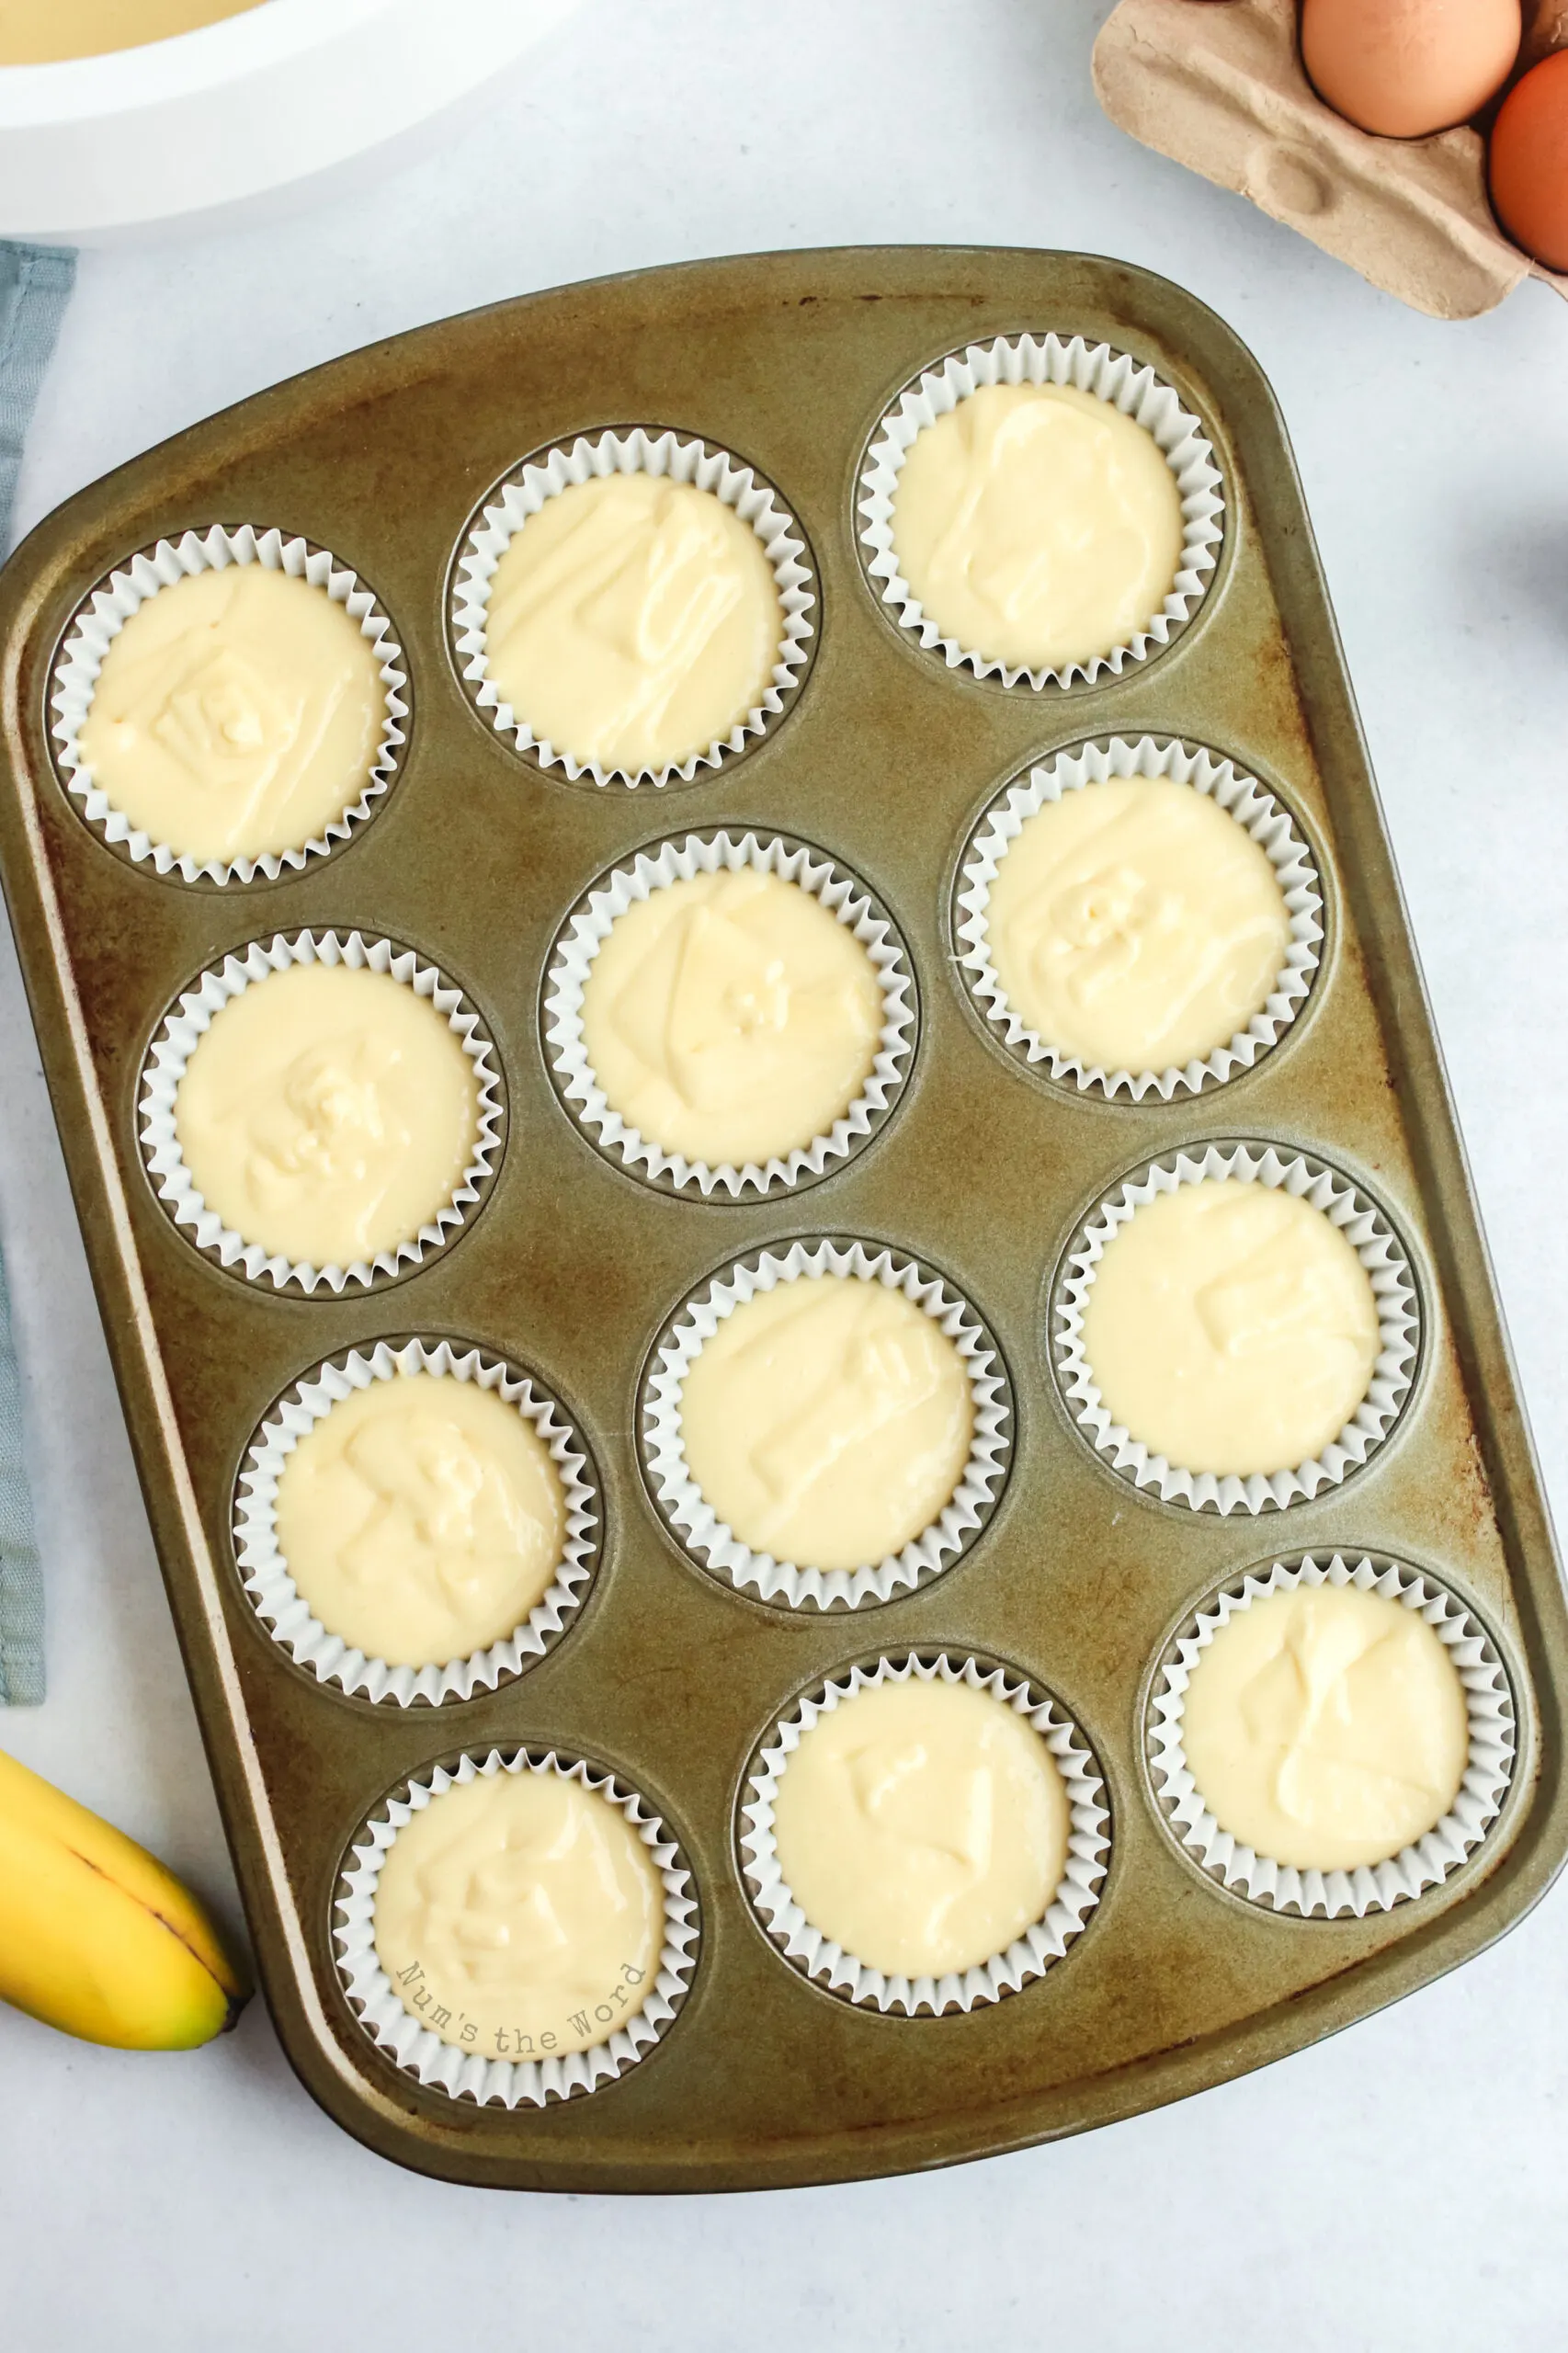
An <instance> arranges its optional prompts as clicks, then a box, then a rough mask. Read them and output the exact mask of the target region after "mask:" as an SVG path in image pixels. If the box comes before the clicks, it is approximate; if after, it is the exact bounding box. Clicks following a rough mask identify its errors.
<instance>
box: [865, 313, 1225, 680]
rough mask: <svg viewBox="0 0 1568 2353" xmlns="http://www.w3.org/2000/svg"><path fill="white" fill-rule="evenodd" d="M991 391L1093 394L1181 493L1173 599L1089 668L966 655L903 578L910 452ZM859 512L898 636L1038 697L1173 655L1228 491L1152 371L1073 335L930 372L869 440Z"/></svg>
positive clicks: (1220, 525) (1206, 567)
mask: <svg viewBox="0 0 1568 2353" xmlns="http://www.w3.org/2000/svg"><path fill="white" fill-rule="evenodd" d="M991 384H1071V385H1073V386H1074V387H1075V389H1076V390H1077V391H1079V392H1092V393H1094V394H1095V395H1096V398H1098V399H1100V400H1103V401H1108V402H1109V403H1110V404H1111V405H1112V407H1113V408H1117V409H1119V410H1120V411H1121V414H1122V415H1124V416H1130V417H1131V418H1132V419H1133V420H1134V422H1135V423H1137V424H1139V425H1141V426H1143V427H1144V428H1145V430H1146V431H1147V432H1148V433H1150V434H1151V435H1152V436H1153V439H1154V441H1155V443H1156V445H1157V446H1158V448H1159V449H1160V451H1161V453H1162V455H1163V456H1164V458H1165V462H1166V464H1167V465H1168V466H1169V468H1170V470H1171V472H1172V473H1173V474H1174V475H1175V476H1176V488H1177V490H1178V491H1179V492H1180V493H1181V513H1182V550H1181V560H1180V568H1179V570H1178V571H1177V573H1176V580H1175V583H1174V584H1173V585H1172V588H1171V592H1170V595H1169V596H1168V597H1166V598H1165V604H1164V606H1163V607H1162V608H1161V609H1160V611H1159V612H1157V613H1156V614H1155V615H1154V616H1153V619H1152V620H1151V621H1150V623H1149V626H1148V628H1147V629H1146V630H1142V631H1139V633H1138V634H1137V635H1136V636H1135V637H1133V638H1132V639H1131V641H1130V642H1128V643H1127V644H1125V645H1119V646H1117V647H1115V648H1114V649H1113V650H1112V652H1110V653H1109V654H1096V656H1095V657H1094V659H1093V660H1092V661H1090V662H1088V663H1082V662H1073V663H1069V664H1068V665H1067V666H1066V667H1065V668H1063V669H1060V670H1053V669H1043V670H1029V669H1023V668H1015V667H1014V666H1012V665H1009V664H1007V663H1006V662H1002V661H998V660H996V659H995V658H994V657H993V656H991V655H988V654H985V653H983V652H982V651H977V650H976V649H975V648H973V647H971V646H963V645H960V644H959V643H958V642H957V640H956V639H954V638H950V637H945V636H944V635H943V634H942V631H940V629H938V627H937V623H936V622H935V621H934V620H930V619H928V618H927V616H926V610H925V608H924V607H923V606H922V604H921V603H920V600H919V598H918V597H916V596H915V591H914V590H913V588H912V587H911V586H910V585H909V583H908V581H907V580H906V579H905V578H904V577H903V574H902V573H901V572H900V570H899V567H898V557H897V555H896V553H895V552H894V549H893V535H892V509H893V497H894V494H895V492H896V491H897V488H898V477H899V475H900V473H901V472H902V471H903V461H904V459H905V457H906V456H907V455H908V452H909V449H910V447H911V445H912V443H913V442H914V440H915V437H916V435H917V434H919V433H922V432H924V431H925V429H926V426H931V425H935V424H936V422H937V418H938V417H940V416H946V415H948V414H949V412H950V411H951V410H953V409H955V408H956V407H957V406H958V404H959V403H960V401H962V400H968V399H969V397H970V396H971V393H973V392H978V391H979V390H980V389H981V387H982V386H983V385H991ZM858 508H859V514H860V546H861V551H862V554H863V557H864V559H865V563H866V570H867V572H868V574H869V576H870V580H871V583H872V586H873V588H874V590H875V591H876V593H877V595H878V596H879V597H881V602H882V603H883V604H884V605H886V606H888V607H889V608H891V610H892V612H893V614H894V616H895V618H896V620H898V623H899V626H900V627H901V628H903V629H906V630H908V631H909V632H910V634H911V635H912V636H913V637H915V638H917V639H918V641H919V642H920V643H921V644H922V645H923V646H925V647H926V649H927V651H929V652H933V653H937V654H940V655H941V657H942V659H943V661H944V662H945V663H946V664H947V665H948V667H949V670H956V669H958V668H959V667H960V665H962V666H964V667H966V668H968V669H970V670H971V671H972V672H973V674H974V676H976V677H977V678H1000V679H1001V681H1002V684H1003V685H1004V686H1005V687H1015V686H1017V685H1019V684H1020V683H1024V684H1027V685H1028V686H1030V687H1033V688H1036V689H1037V690H1038V689H1040V688H1044V687H1048V686H1055V687H1072V686H1092V685H1093V684H1094V682H1095V680H1096V678H1098V677H1100V676H1102V675H1104V674H1105V673H1107V672H1108V673H1109V674H1110V676H1113V677H1119V676H1120V675H1121V673H1122V672H1123V670H1125V669H1126V668H1128V666H1129V665H1131V664H1134V663H1138V662H1142V660H1144V658H1145V657H1146V656H1147V655H1148V654H1152V653H1153V652H1154V651H1155V650H1156V648H1158V647H1160V646H1162V645H1168V644H1169V642H1170V641H1171V639H1172V638H1173V637H1174V636H1175V635H1176V631H1178V630H1180V629H1181V628H1183V627H1184V626H1185V624H1186V623H1187V620H1189V619H1190V618H1191V616H1192V614H1193V613H1194V612H1195V611H1196V609H1197V608H1198V606H1199V603H1200V602H1201V600H1202V598H1203V597H1204V596H1205V595H1206V594H1207V592H1208V589H1209V587H1210V585H1211V583H1212V580H1213V577H1214V566H1215V564H1216V563H1217V561H1218V559H1219V553H1220V548H1221V541H1222V540H1223V538H1224V528H1225V523H1224V517H1225V506H1224V498H1223V483H1222V480H1221V473H1220V469H1219V466H1218V465H1217V464H1216V462H1215V458H1214V452H1213V449H1211V447H1210V443H1209V441H1208V439H1207V438H1206V437H1205V435H1204V431H1203V427H1202V426H1201V425H1200V424H1199V420H1198V419H1197V417H1195V416H1193V415H1190V414H1189V412H1188V411H1187V410H1186V409H1184V408H1183V406H1182V404H1181V401H1180V399H1179V397H1178V395H1177V394H1176V392H1174V391H1173V390H1172V388H1171V386H1170V385H1169V384H1166V383H1164V382H1162V381H1161V379H1160V378H1159V377H1158V376H1156V375H1155V373H1154V371H1153V369H1152V368H1146V367H1144V368H1141V367H1140V366H1139V365H1138V362H1137V361H1136V360H1135V359H1133V358H1130V357H1129V355H1128V354H1127V353H1126V352H1125V351H1115V350H1113V349H1112V348H1111V347H1110V346H1109V345H1108V344H1105V343H1096V344H1087V343H1085V341H1084V339H1083V337H1082V336H1081V335H1074V337H1073V339H1072V341H1071V342H1070V343H1063V342H1062V341H1061V339H1060V338H1059V337H1058V336H1056V335H1045V336H1043V337H1041V336H1035V335H1017V336H1016V337H1014V338H1013V339H1011V340H1009V339H1008V338H1007V337H1006V336H1005V335H998V336H997V337H996V338H995V339H994V341H993V342H990V343H971V344H970V345H969V346H968V347H967V348H966V349H964V350H962V351H953V352H949V354H948V355H947V357H946V358H943V359H939V360H937V362H936V363H935V364H934V365H933V366H932V367H930V368H927V369H926V370H925V371H924V373H923V374H921V375H920V376H917V377H916V378H915V381H914V382H913V383H910V384H907V385H906V386H905V387H904V389H903V392H901V393H900V394H899V396H898V399H897V400H896V401H895V402H894V403H893V404H892V407H891V408H889V409H888V411H887V412H886V414H885V415H884V416H883V417H882V419H881V423H880V424H879V425H878V426H877V428H876V430H875V432H874V433H873V434H872V436H871V440H870V446H869V449H867V452H866V456H865V460H864V461H863V463H862V465H861V469H860V480H859V489H858Z"/></svg>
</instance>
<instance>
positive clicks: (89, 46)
mask: <svg viewBox="0 0 1568 2353" xmlns="http://www.w3.org/2000/svg"><path fill="white" fill-rule="evenodd" d="M257 6H260V0H0V65H49V64H52V63H55V62H56V61H57V60H59V59H61V58H65V57H100V56H103V55H105V54H106V53H107V52H108V51H111V50H119V49H140V48H141V47H142V44H143V42H146V41H153V40H168V39H169V37H170V36H171V34H174V33H188V32H194V31H195V30H196V29H197V28H198V26H199V25H215V24H217V23H218V22H219V21H220V19H221V18H222V17H243V16H244V15H245V14H246V13H247V12H248V11H249V10H250V9H252V8H255V7H257Z"/></svg>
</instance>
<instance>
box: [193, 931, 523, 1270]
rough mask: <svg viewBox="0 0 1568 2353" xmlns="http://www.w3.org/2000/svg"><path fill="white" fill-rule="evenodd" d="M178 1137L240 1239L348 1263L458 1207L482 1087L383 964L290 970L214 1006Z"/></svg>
mask: <svg viewBox="0 0 1568 2353" xmlns="http://www.w3.org/2000/svg"><path fill="white" fill-rule="evenodd" d="M175 1133H176V1137H177V1139H178V1142H179V1147H180V1151H181V1153H182V1154H183V1155H184V1158H185V1164H186V1166H187V1168H188V1170H189V1171H190V1176H191V1181H192V1182H193V1184H194V1185H195V1187H196V1188H197V1190H198V1192H199V1193H200V1195H201V1197H202V1199H203V1200H204V1201H205V1202H206V1204H207V1206H208V1208H209V1209H211V1210H215V1211H217V1212H218V1215H219V1216H220V1217H221V1218H222V1221H223V1222H224V1224H225V1225H228V1226H231V1227H233V1230H234V1232H235V1233H238V1234H240V1235H241V1237H242V1238H243V1239H244V1241H246V1242H255V1243H259V1244H260V1245H261V1246H262V1248H263V1249H264V1250H266V1251H267V1252H268V1253H269V1254H271V1255H274V1256H279V1257H284V1258H288V1259H290V1260H292V1261H294V1262H295V1263H297V1264H301V1265H306V1266H312V1267H328V1266H338V1267H348V1266H353V1265H354V1264H356V1263H357V1262H358V1261H361V1260H365V1261H368V1260H369V1259H372V1258H374V1257H375V1256H376V1254H377V1253H378V1252H379V1251H382V1250H395V1249H396V1248H397V1247H398V1245H400V1244H401V1243H404V1242H411V1241H413V1240H414V1238H415V1235H416V1234H417V1233H419V1230H420V1228H421V1227H422V1226H424V1225H427V1224H428V1223H429V1222H431V1221H432V1220H433V1219H434V1218H435V1217H436V1216H437V1213H438V1212H439V1211H441V1210H443V1209H444V1208H445V1207H446V1206H447V1204H448V1203H449V1201H450V1199H451V1198H452V1196H453V1194H454V1193H455V1192H456V1191H457V1189H458V1187H459V1186H460V1184H461V1182H462V1179H463V1172H464V1170H465V1169H466V1168H467V1166H468V1165H469V1163H470V1161H471V1160H472V1156H473V1150H474V1145H475V1142H476V1141H477V1138H478V1134H479V1088H478V1084H477V1082H476V1080H475V1078H474V1074H473V1065H472V1063H471V1062H470V1060H469V1057H468V1056H467V1054H466V1053H464V1051H463V1049H462V1044H461V1041H460V1040H459V1039H458V1037H457V1036H456V1035H455V1034H454V1032H453V1030H452V1029H451V1028H450V1026H449V1023H448V1021H447V1019H446V1017H445V1016H444V1015H442V1014H440V1013H437V1010H436V1008H435V1006H433V1005H431V1003H430V1002H429V1000H428V998H426V997H422V996H416V995H415V992H414V990H413V989H412V988H408V987H405V986H404V985H403V983H402V982H401V981H397V980H394V979H393V978H392V976H391V974H390V973H384V972H367V971H362V970H361V971H354V970H351V969H350V968H349V967H348V966H347V965H344V964H293V965H290V966H289V967H288V968H287V969H286V970H285V971H283V972H270V973H268V974H267V978H266V979H265V980H262V981H253V982H252V983H251V984H250V986H249V987H248V988H247V989H245V990H244V993H243V994H242V995H239V996H236V997H232V998H231V999H230V1000H229V1002H228V1003H227V1004H226V1005H224V1006H222V1008H221V1009H220V1010H219V1011H218V1012H217V1013H216V1014H214V1016H213V1017H212V1023H211V1027H210V1029H207V1030H206V1031H205V1032H204V1034H203V1035H202V1036H201V1037H200V1038H199V1039H198V1040H197V1042H196V1050H195V1051H194V1052H193V1053H192V1055H191V1057H190V1060H189V1062H188V1063H187V1066H186V1071H185V1075H184V1077H183V1078H182V1079H181V1080H180V1083H179V1087H178V1091H177V1093H176V1097H175Z"/></svg>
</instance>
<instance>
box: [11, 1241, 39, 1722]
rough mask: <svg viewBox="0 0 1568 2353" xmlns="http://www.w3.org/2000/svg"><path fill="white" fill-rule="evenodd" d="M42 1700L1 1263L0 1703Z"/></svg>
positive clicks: (35, 1562)
mask: <svg viewBox="0 0 1568 2353" xmlns="http://www.w3.org/2000/svg"><path fill="white" fill-rule="evenodd" d="M42 1698H43V1575H42V1572H41V1570H40V1566H39V1557H38V1545H37V1544H36V1542H35V1541H34V1539H33V1506H32V1497H31V1495H29V1493H28V1463H27V1455H26V1452H25V1450H24V1449H23V1444H22V1384H21V1380H20V1378H19V1376H18V1374H17V1352H16V1349H15V1348H14V1347H12V1345H11V1311H10V1302H9V1300H8V1299H7V1297H6V1268H5V1265H4V1263H3V1262H0V1700H5V1701H6V1702H8V1703H9V1704H10V1705H11V1706H12V1707H26V1706H28V1705H32V1706H36V1705H37V1703H38V1701H39V1700H40V1699H42Z"/></svg>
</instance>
